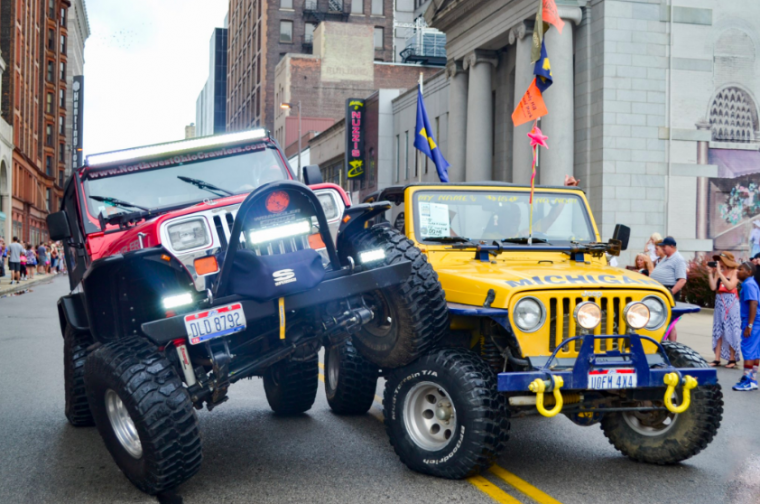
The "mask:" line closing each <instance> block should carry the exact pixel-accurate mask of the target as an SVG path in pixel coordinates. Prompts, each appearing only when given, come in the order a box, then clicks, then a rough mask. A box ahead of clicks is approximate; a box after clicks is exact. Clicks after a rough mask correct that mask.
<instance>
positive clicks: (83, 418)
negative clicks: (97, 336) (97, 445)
mask: <svg viewBox="0 0 760 504" xmlns="http://www.w3.org/2000/svg"><path fill="white" fill-rule="evenodd" d="M92 343H93V340H92V336H91V335H90V333H87V332H78V331H76V330H75V329H74V328H73V327H71V326H70V325H69V324H66V329H64V333H63V388H64V393H65V395H66V406H65V410H64V411H65V413H66V418H67V419H68V420H69V423H70V424H71V425H73V426H74V427H89V426H91V425H95V420H93V418H92V412H90V404H89V403H88V402H87V392H86V391H85V387H84V363H85V360H87V347H89V346H90V345H92Z"/></svg>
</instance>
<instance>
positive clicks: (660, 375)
mask: <svg viewBox="0 0 760 504" xmlns="http://www.w3.org/2000/svg"><path fill="white" fill-rule="evenodd" d="M620 338H626V339H628V340H629V341H630V351H629V352H621V351H619V350H609V351H606V352H602V353H595V352H594V342H595V341H596V340H598V339H603V340H606V339H620ZM576 340H582V341H583V344H582V345H581V349H580V351H579V352H578V357H577V358H576V359H575V363H574V364H573V365H572V366H563V365H559V362H558V359H557V357H556V356H557V353H558V352H559V351H560V350H561V349H562V348H563V347H564V346H565V345H568V344H569V343H571V342H573V341H576ZM642 340H647V341H650V342H652V343H654V344H655V345H657V347H658V350H659V353H658V355H659V357H660V358H659V359H657V360H656V362H654V363H653V362H652V359H649V358H647V354H646V353H645V352H644V347H643V345H642ZM613 368H627V369H631V368H633V369H635V370H636V375H637V385H636V388H654V387H662V388H664V387H665V384H664V381H663V379H664V378H665V375H666V374H668V373H672V372H676V373H678V374H679V376H681V377H683V376H684V375H690V376H692V377H693V378H694V379H696V380H697V383H698V384H699V385H700V386H703V385H716V384H717V383H718V376H717V372H716V370H715V369H713V368H675V367H673V366H672V365H671V364H670V360H669V359H668V356H667V355H666V354H665V350H664V349H663V347H662V345H660V344H659V343H658V342H657V341H656V340H654V339H652V338H649V337H647V336H640V335H638V334H628V335H625V336H621V335H613V336H595V335H593V334H587V335H585V336H576V337H574V338H569V339H567V340H565V341H563V342H562V345H560V346H558V347H557V348H556V350H554V353H553V354H552V356H551V357H550V358H549V359H548V360H547V361H546V363H545V364H543V365H542V366H541V367H539V368H538V369H535V370H532V371H520V372H509V373H499V377H498V390H499V392H527V391H528V390H529V389H528V385H529V384H530V383H531V382H532V381H533V380H535V379H536V378H540V379H542V380H550V381H551V377H552V376H555V377H556V376H561V377H562V379H563V380H564V382H565V384H564V386H563V387H562V390H563V391H568V390H587V389H588V388H589V383H588V376H589V371H592V370H600V369H613Z"/></svg>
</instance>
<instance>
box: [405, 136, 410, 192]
mask: <svg viewBox="0 0 760 504" xmlns="http://www.w3.org/2000/svg"><path fill="white" fill-rule="evenodd" d="M404 136H405V137H406V154H404V180H409V132H408V131H406V132H405V133H404Z"/></svg>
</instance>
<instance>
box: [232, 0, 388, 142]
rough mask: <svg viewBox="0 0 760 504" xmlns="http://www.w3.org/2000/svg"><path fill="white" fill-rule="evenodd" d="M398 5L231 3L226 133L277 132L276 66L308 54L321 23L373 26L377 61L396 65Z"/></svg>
mask: <svg viewBox="0 0 760 504" xmlns="http://www.w3.org/2000/svg"><path fill="white" fill-rule="evenodd" d="M393 5H394V0H230V4H229V53H228V55H229V60H228V65H229V69H228V77H227V130H228V131H236V130H241V129H246V128H251V127H255V126H263V127H265V128H267V129H269V130H273V129H274V118H275V113H276V111H275V85H274V80H275V67H276V66H277V64H278V63H279V61H280V60H281V59H282V58H283V57H285V55H286V54H288V53H291V54H292V53H304V54H310V53H311V52H312V47H313V43H314V31H315V30H316V28H317V25H318V24H319V23H320V22H322V21H335V22H340V23H345V24H360V25H366V26H369V27H372V31H373V41H374V48H373V53H374V54H373V58H372V59H374V60H376V61H393V58H394V55H393V54H394V53H393V15H394V10H393V8H394V7H393Z"/></svg>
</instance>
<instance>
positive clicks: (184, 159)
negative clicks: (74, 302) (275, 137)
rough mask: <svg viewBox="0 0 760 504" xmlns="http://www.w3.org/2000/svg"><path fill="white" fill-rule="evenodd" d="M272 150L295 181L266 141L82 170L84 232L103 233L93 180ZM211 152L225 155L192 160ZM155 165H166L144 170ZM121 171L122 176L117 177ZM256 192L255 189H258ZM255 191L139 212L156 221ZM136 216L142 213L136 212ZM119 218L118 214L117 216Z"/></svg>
mask: <svg viewBox="0 0 760 504" xmlns="http://www.w3.org/2000/svg"><path fill="white" fill-rule="evenodd" d="M268 149H271V150H273V151H274V153H273V154H274V156H273V158H274V161H276V162H277V164H278V165H280V167H281V168H282V169H283V171H284V173H285V178H283V179H282V180H294V175H293V172H292V170H291V168H290V165H289V164H288V163H287V162H285V160H284V159H283V156H282V153H281V152H280V149H279V148H278V147H277V145H276V144H274V143H273V142H271V141H269V140H268V139H262V140H257V141H253V142H251V141H248V142H245V143H244V144H235V145H222V146H215V147H213V148H212V149H202V150H201V151H200V152H198V151H194V152H179V153H176V152H175V153H167V154H164V155H161V156H155V157H152V158H149V159H139V160H126V161H122V162H120V163H118V164H114V165H110V166H103V167H97V168H90V167H87V166H84V167H83V168H81V169H80V170H79V172H78V173H77V174H76V175H77V176H76V177H75V178H76V181H77V183H78V184H79V191H78V193H79V198H80V201H79V206H80V210H81V212H82V221H83V228H84V231H85V234H86V235H90V234H93V233H99V232H102V231H103V230H102V229H101V227H100V221H99V219H98V216H97V215H93V213H92V211H91V210H92V209H91V205H90V199H89V192H88V189H89V188H88V185H89V184H87V182H89V181H92V180H98V179H104V178H115V177H126V176H129V175H130V174H132V173H134V174H139V173H144V172H153V171H158V170H164V169H172V168H177V167H181V166H184V165H191V164H199V163H203V162H209V161H211V162H213V161H214V160H216V159H228V158H233V157H236V156H245V155H248V154H253V153H255V152H259V151H266V150H268ZM209 152H214V153H216V152H222V153H223V154H221V155H219V154H214V155H211V156H208V157H206V158H203V159H197V158H196V159H192V156H195V155H199V154H201V153H204V154H208V153H209ZM153 163H159V164H163V165H161V166H157V167H150V168H142V167H141V166H142V165H150V164H153ZM116 171H119V172H121V173H113V172H116ZM104 172H111V173H112V174H111V175H105V174H104ZM254 189H255V188H254ZM250 192H251V191H243V192H240V193H234V194H233V195H231V196H214V195H213V194H212V193H210V192H208V193H207V196H206V197H200V196H199V198H197V199H195V198H193V199H191V200H188V201H187V202H182V203H170V204H166V205H161V206H156V207H150V212H144V211H139V212H140V213H144V214H146V218H153V217H156V216H157V215H159V214H161V213H166V212H171V211H176V210H180V209H183V208H187V207H191V206H193V205H197V204H198V203H201V202H203V201H206V200H216V199H222V198H227V197H234V196H241V195H245V194H249V193H250ZM98 196H110V197H117V198H118V196H115V195H102V194H98ZM127 213H131V212H129V211H125V212H121V214H122V215H125V214H127ZM134 213H138V212H137V211H135V212H134ZM113 215H118V214H113ZM119 230H120V229H119V226H118V225H117V224H109V225H107V226H106V233H108V232H114V231H119Z"/></svg>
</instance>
